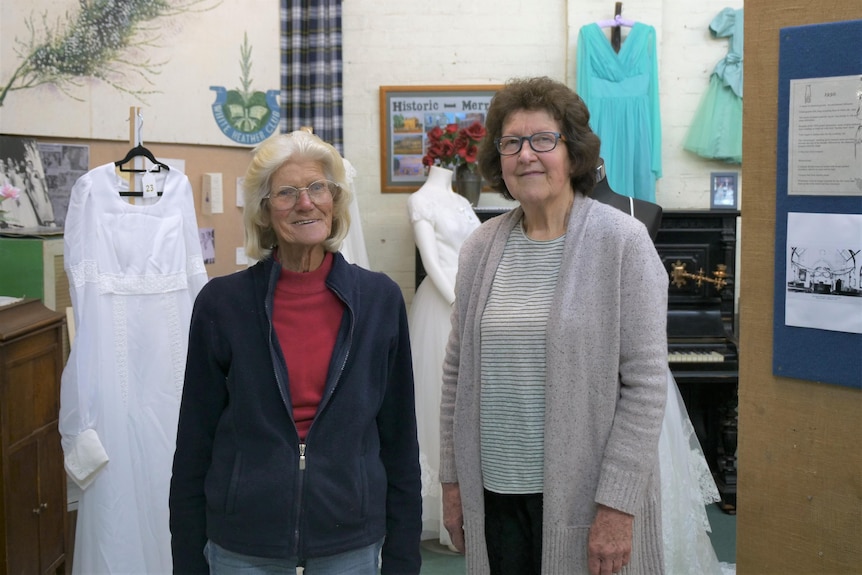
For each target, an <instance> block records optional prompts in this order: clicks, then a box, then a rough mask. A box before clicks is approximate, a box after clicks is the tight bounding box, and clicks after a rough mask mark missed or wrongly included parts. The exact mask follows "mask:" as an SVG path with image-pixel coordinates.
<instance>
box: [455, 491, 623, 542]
mask: <svg viewBox="0 0 862 575" xmlns="http://www.w3.org/2000/svg"><path fill="white" fill-rule="evenodd" d="M442 485H443V525H444V526H445V527H446V531H448V532H449V537H451V538H452V545H453V546H454V547H455V549H457V550H458V551H460V552H461V553H464V548H465V546H464V511H463V510H462V509H461V486H460V485H458V484H457V483H443V484H442ZM629 543H631V538H630V539H629ZM629 546H630V547H631V545H629Z"/></svg>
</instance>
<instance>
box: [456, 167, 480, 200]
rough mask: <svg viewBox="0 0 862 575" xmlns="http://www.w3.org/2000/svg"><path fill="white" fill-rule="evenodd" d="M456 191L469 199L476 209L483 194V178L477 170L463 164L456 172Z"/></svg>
mask: <svg viewBox="0 0 862 575" xmlns="http://www.w3.org/2000/svg"><path fill="white" fill-rule="evenodd" d="M455 191H456V192H458V193H459V194H461V195H462V196H464V197H465V198H467V201H468V202H470V205H471V206H473V207H474V208H475V207H476V206H478V205H479V195H480V194H481V192H482V176H481V175H479V172H478V171H476V170H475V168H473V169H471V168H470V167H469V166H468V165H466V164H462V165H460V166H458V168H457V169H456V170H455Z"/></svg>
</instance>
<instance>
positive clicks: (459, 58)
mask: <svg viewBox="0 0 862 575" xmlns="http://www.w3.org/2000/svg"><path fill="white" fill-rule="evenodd" d="M742 4H743V3H742V0H728V1H721V2H719V1H718V0H664V1H662V0H643V1H640V2H625V3H623V15H624V16H625V17H627V18H629V19H632V20H637V21H640V22H644V23H647V24H650V25H652V26H653V27H655V29H656V33H657V42H658V50H659V75H660V82H661V88H660V98H661V111H662V130H663V145H662V153H663V160H664V163H663V170H664V177H663V178H662V179H661V180H659V182H658V186H657V192H656V196H657V201H658V203H659V204H661V205H662V206H663V207H664V208H666V209H674V208H678V209H679V208H708V207H709V173H710V172H712V171H728V170H736V169H739V168H738V167H737V166H728V165H727V164H723V163H721V162H710V161H707V160H704V159H702V158H699V157H697V156H694V155H693V154H690V153H689V152H686V151H684V150H683V149H682V141H683V140H684V138H685V135H686V131H687V127H688V123H689V122H690V121H691V118H692V117H693V115H694V112H695V110H696V108H697V105H698V103H699V102H700V98H701V96H702V95H703V93H704V92H705V90H706V88H707V86H708V82H709V75H710V73H711V72H712V69H713V67H714V66H715V63H716V62H718V61H719V60H720V59H721V58H722V57H723V56H724V55H725V54H726V52H727V40H726V39H713V38H711V36H710V34H709V29H708V28H709V22H710V21H711V20H712V18H713V17H714V16H715V15H716V14H718V12H719V11H721V9H723V8H725V7H732V8H741V7H742ZM613 9H614V3H613V2H610V1H608V0H602V1H598V0H580V1H576V0H472V1H470V0H438V1H437V2H433V3H429V2H425V1H419V0H344V4H343V25H344V54H343V57H344V111H345V118H344V138H345V144H344V149H345V156H346V157H347V158H348V159H349V160H350V161H351V163H352V164H353V165H354V166H355V167H356V169H357V171H358V176H357V179H356V188H357V196H358V201H359V207H360V211H361V214H362V225H363V231H364V232H365V241H366V245H367V248H368V256H369V259H370V263H371V267H372V268H373V269H375V270H379V271H383V272H385V273H387V274H388V275H390V276H391V277H392V278H393V279H395V281H397V282H398V283H399V285H401V286H402V289H403V291H404V294H405V297H406V298H407V300H408V302H409V300H410V299H411V298H412V294H413V290H414V288H415V286H414V285H413V262H414V244H413V238H412V230H411V228H410V223H409V221H408V219H407V211H406V202H407V194H383V193H381V192H380V181H381V172H380V104H379V86H381V85H395V86H411V85H414V86H415V85H465V84H499V83H503V82H505V81H506V80H507V79H508V78H511V77H514V76H536V75H548V76H551V77H553V78H556V79H559V80H562V81H565V82H566V83H567V84H568V85H570V86H574V85H575V73H576V71H575V69H574V67H575V50H576V42H577V36H578V30H579V29H580V28H581V26H583V25H585V24H587V23H590V22H594V21H596V20H602V19H606V18H610V17H612V16H613ZM624 34H625V32H624ZM503 203H504V202H503V201H502V199H501V198H500V197H499V195H498V194H483V197H482V205H502V204H503Z"/></svg>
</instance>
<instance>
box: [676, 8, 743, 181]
mask: <svg viewBox="0 0 862 575" xmlns="http://www.w3.org/2000/svg"><path fill="white" fill-rule="evenodd" d="M709 29H710V32H711V33H712V35H713V36H714V37H717V38H729V45H728V52H727V56H725V57H724V58H722V59H721V60H720V61H719V62H718V63H717V64H716V65H715V68H714V69H713V72H712V74H711V75H710V78H709V88H708V89H707V91H706V93H705V94H704V95H703V98H702V99H701V101H700V105H699V106H698V108H697V111H696V112H695V115H694V118H693V119H692V122H691V126H690V127H689V130H688V134H687V135H686V139H685V142H684V144H683V147H684V148H685V149H686V150H688V151H690V152H694V153H695V154H697V155H698V156H701V157H703V158H708V159H711V160H722V161H725V162H728V163H732V164H741V163H742V42H743V39H742V38H743V34H742V30H743V15H742V10H741V9H740V10H734V9H733V8H725V9H724V10H722V11H721V12H719V13H718V15H717V16H716V17H715V18H713V20H712V22H711V23H710V25H709Z"/></svg>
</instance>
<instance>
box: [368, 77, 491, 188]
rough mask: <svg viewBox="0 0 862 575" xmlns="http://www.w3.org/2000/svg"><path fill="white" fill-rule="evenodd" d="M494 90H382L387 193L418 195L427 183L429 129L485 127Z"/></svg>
mask: <svg viewBox="0 0 862 575" xmlns="http://www.w3.org/2000/svg"><path fill="white" fill-rule="evenodd" d="M500 88H501V86H500V85H492V86H380V174H381V190H382V191H383V192H396V193H397V192H414V191H416V190H417V189H419V186H421V185H422V184H423V183H424V182H425V166H423V165H422V156H423V155H425V150H426V148H427V145H428V131H429V130H431V129H432V128H433V127H434V126H440V127H445V126H446V125H448V124H460V125H463V126H469V125H471V124H472V123H473V122H481V123H482V125H484V124H485V114H486V113H487V111H488V106H489V105H490V104H491V98H492V97H493V96H494V94H495V93H496V92H497V90H499V89H500Z"/></svg>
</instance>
